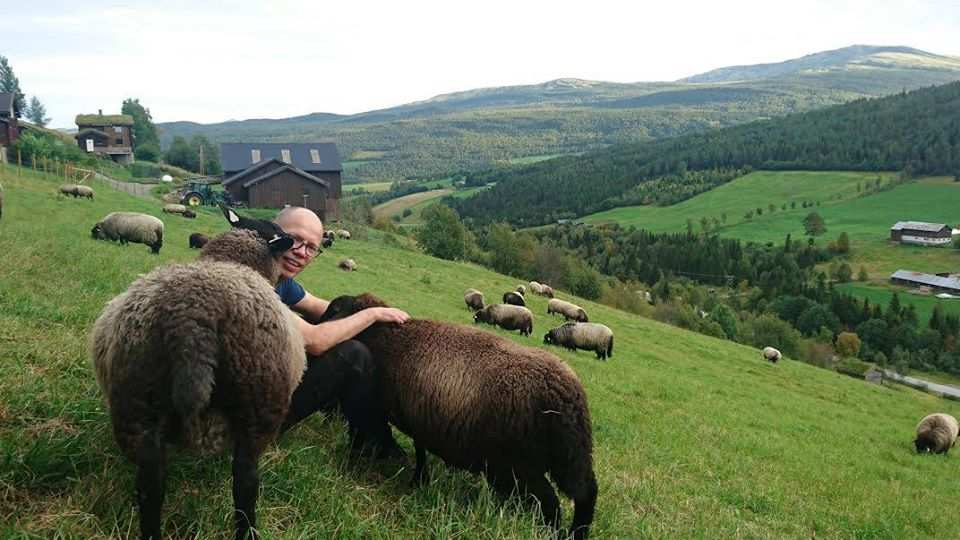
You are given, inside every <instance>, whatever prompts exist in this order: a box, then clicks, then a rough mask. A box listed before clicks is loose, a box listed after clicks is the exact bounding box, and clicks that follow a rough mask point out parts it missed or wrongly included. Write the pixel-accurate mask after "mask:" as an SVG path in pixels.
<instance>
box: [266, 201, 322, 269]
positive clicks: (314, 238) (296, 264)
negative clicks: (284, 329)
mask: <svg viewBox="0 0 960 540" xmlns="http://www.w3.org/2000/svg"><path fill="white" fill-rule="evenodd" d="M273 221H274V223H276V224H277V225H279V226H280V227H281V228H282V229H283V230H284V231H285V232H286V233H287V234H289V235H290V236H291V237H292V238H293V239H294V244H293V245H294V247H293V248H291V249H289V250H288V251H287V252H286V253H284V254H283V257H282V261H281V262H282V265H281V270H282V275H283V277H285V278H291V277H294V276H296V275H297V274H299V273H300V272H302V271H303V270H304V268H306V267H307V265H308V264H310V262H311V261H312V260H313V255H316V253H317V251H314V252H313V254H312V255H311V254H310V253H308V250H307V249H306V248H304V247H303V246H304V245H306V246H312V249H314V250H319V248H320V244H321V242H323V222H322V221H320V218H319V217H318V216H317V214H315V213H314V212H313V210H310V209H308V208H303V207H300V206H288V207H286V208H284V209H283V210H281V211H280V213H279V214H277V217H276V218H275V219H274V220H273Z"/></svg>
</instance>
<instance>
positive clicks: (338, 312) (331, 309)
mask: <svg viewBox="0 0 960 540" xmlns="http://www.w3.org/2000/svg"><path fill="white" fill-rule="evenodd" d="M371 307H387V304H386V303H384V301H383V300H380V299H379V298H377V297H376V296H374V295H372V294H370V293H363V294H361V295H359V296H348V295H345V296H338V297H336V298H334V299H333V300H331V301H330V303H329V304H328V305H327V310H326V311H324V312H323V316H322V317H320V319H319V320H318V321H317V322H327V321H335V320H337V319H343V318H344V317H349V316H350V315H353V314H354V313H357V312H359V311H363V310H365V309H367V308H371Z"/></svg>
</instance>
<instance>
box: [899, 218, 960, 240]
mask: <svg viewBox="0 0 960 540" xmlns="http://www.w3.org/2000/svg"><path fill="white" fill-rule="evenodd" d="M952 238H953V227H950V226H949V225H945V224H943V223H927V222H924V221H898V222H897V223H896V224H895V225H894V226H893V227H890V240H893V241H895V242H902V243H904V244H919V245H922V246H939V245H943V244H949V243H950V241H951V240H952Z"/></svg>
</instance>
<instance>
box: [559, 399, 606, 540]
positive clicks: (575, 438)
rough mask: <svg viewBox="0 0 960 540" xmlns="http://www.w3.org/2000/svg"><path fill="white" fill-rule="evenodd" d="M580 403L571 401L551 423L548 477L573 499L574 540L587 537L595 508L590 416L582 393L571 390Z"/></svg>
mask: <svg viewBox="0 0 960 540" xmlns="http://www.w3.org/2000/svg"><path fill="white" fill-rule="evenodd" d="M574 391H575V392H576V393H578V394H579V399H571V400H569V402H568V403H567V404H566V405H567V406H564V407H562V408H561V409H560V410H559V411H557V412H558V414H551V417H552V418H553V419H554V422H555V423H554V426H553V427H554V436H553V440H554V441H555V442H557V443H559V444H554V445H553V449H554V451H553V455H552V456H551V457H552V459H551V470H550V476H551V477H552V478H553V479H554V481H555V482H556V483H557V487H558V488H560V491H561V492H563V493H564V494H565V495H566V496H567V497H570V498H571V499H573V503H574V512H573V523H572V524H571V525H570V534H571V535H572V536H573V538H574V539H577V540H580V539H584V538H586V537H587V535H588V534H589V531H590V524H591V523H592V522H593V514H594V510H595V508H596V505H597V477H596V475H595V474H594V471H593V430H592V427H591V425H590V412H589V410H588V409H587V398H586V395H585V394H584V392H583V389H582V388H581V389H577V390H574Z"/></svg>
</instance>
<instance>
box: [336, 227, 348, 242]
mask: <svg viewBox="0 0 960 540" xmlns="http://www.w3.org/2000/svg"><path fill="white" fill-rule="evenodd" d="M335 232H336V234H337V238H343V239H344V240H349V239H350V231H348V230H346V229H337V230H336V231H335Z"/></svg>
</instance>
